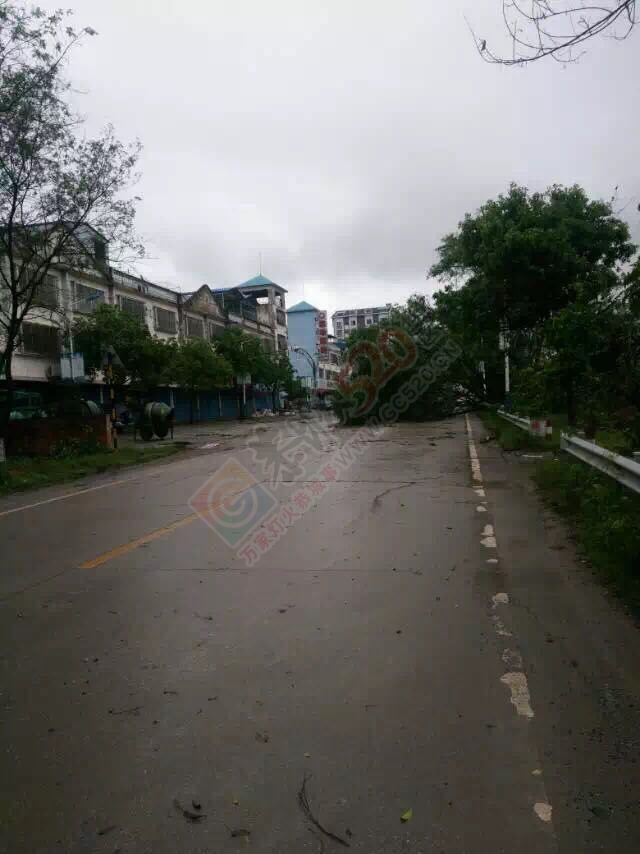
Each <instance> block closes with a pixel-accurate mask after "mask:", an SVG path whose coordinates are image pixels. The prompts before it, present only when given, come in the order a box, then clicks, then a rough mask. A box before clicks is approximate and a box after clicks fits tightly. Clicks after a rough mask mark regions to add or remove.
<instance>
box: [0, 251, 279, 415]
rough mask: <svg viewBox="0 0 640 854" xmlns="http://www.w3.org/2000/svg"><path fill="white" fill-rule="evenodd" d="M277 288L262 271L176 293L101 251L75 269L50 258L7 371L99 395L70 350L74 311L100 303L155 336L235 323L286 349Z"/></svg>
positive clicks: (208, 334) (216, 329)
mask: <svg viewBox="0 0 640 854" xmlns="http://www.w3.org/2000/svg"><path fill="white" fill-rule="evenodd" d="M285 294H286V290H285V289H284V288H281V287H280V286H279V285H277V284H276V283H275V282H272V281H270V280H269V279H267V278H265V277H264V276H256V277H255V278H254V279H250V280H249V281H248V282H245V283H244V284H242V285H239V286H238V287H236V288H228V289H211V288H210V287H209V286H208V285H202V287H200V288H199V289H198V290H197V291H194V292H193V293H183V292H180V291H177V290H173V289H171V288H166V287H163V286H161V285H156V284H154V283H153V282H149V281H147V280H146V279H144V278H142V277H138V276H133V275H131V274H130V273H125V272H123V271H121V270H118V269H116V268H114V267H112V266H110V265H109V263H108V249H105V253H104V261H103V262H102V263H100V264H97V263H95V262H93V263H88V264H87V265H86V266H84V267H82V269H69V268H68V267H67V266H65V265H62V264H54V265H52V266H51V269H50V272H49V275H47V277H46V279H45V281H44V283H43V285H42V286H41V287H40V288H39V292H38V294H37V295H36V298H35V300H34V304H33V306H32V308H31V309H30V310H29V312H28V314H27V315H26V317H25V320H24V322H23V324H22V329H21V335H20V343H19V346H18V350H17V352H16V353H15V355H14V357H13V360H12V372H13V376H14V379H15V381H16V382H17V383H18V384H24V383H41V384H47V385H49V386H50V385H51V384H55V383H57V382H63V381H66V382H68V381H73V382H75V383H76V384H81V385H84V386H85V388H84V389H83V391H86V392H88V391H89V388H92V389H93V392H94V393H93V394H92V395H91V396H93V397H97V398H99V399H102V398H103V391H102V388H101V386H102V382H101V380H100V379H98V380H97V381H92V380H91V379H90V378H88V377H86V376H85V371H84V363H83V359H82V357H81V356H80V355H78V354H74V353H73V340H72V334H71V333H72V330H73V325H74V322H75V320H76V318H77V317H78V316H82V315H86V314H90V313H92V312H94V311H95V310H96V308H97V307H98V306H99V305H104V304H106V305H113V306H117V307H118V308H119V309H120V310H121V311H125V312H128V313H130V314H132V315H134V316H135V317H137V318H138V319H139V320H140V321H141V322H142V323H144V324H146V326H147V327H148V328H149V330H150V331H151V333H152V334H153V335H155V336H158V337H159V338H165V339H169V338H204V339H206V340H209V341H214V340H215V338H216V336H218V335H219V334H220V333H221V332H222V330H224V329H225V328H226V327H227V326H233V325H238V326H241V327H242V328H243V329H245V330H246V331H247V332H248V333H250V334H253V335H257V336H258V337H259V338H261V340H263V341H264V342H265V344H266V346H268V347H269V348H270V349H272V350H276V349H279V350H285V351H286V349H287V316H286V313H285V310H284V305H285V303H284V300H285ZM0 381H1V378H0ZM96 386H97V387H99V388H96Z"/></svg>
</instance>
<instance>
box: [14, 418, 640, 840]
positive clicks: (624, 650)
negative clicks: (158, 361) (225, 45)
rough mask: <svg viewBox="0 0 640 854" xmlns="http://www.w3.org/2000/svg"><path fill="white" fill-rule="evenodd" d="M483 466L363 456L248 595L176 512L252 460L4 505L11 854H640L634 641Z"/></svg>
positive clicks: (548, 522)
mask: <svg viewBox="0 0 640 854" xmlns="http://www.w3.org/2000/svg"><path fill="white" fill-rule="evenodd" d="M281 426H282V425H281V424H280V423H274V422H270V423H269V424H268V425H267V426H266V428H265V429H263V430H262V432H260V433H259V436H258V440H257V444H256V449H257V450H258V452H259V453H260V454H261V455H262V457H263V458H265V459H267V460H269V459H270V460H272V461H273V449H274V448H275V447H276V446H275V445H274V444H273V442H274V439H276V437H277V432H276V431H277V430H278V428H280V427H281ZM302 426H305V429H306V427H308V425H302ZM310 435H311V434H310ZM349 435H350V434H349V433H347V432H345V431H342V430H335V429H333V428H331V427H325V428H323V429H322V431H321V435H320V436H319V437H318V436H317V435H316V433H313V435H312V439H311V440H310V441H309V445H308V447H307V449H306V461H304V460H302V461H300V460H298V463H299V464H300V466H301V469H300V470H298V471H296V470H294V471H292V468H295V467H294V466H293V464H291V465H288V466H287V471H285V472H284V482H283V483H281V484H280V485H279V487H278V489H277V491H276V496H277V498H278V499H279V500H281V501H282V502H284V504H283V506H288V502H292V501H293V499H294V496H295V495H296V494H297V493H298V491H299V490H300V489H301V488H306V487H305V483H304V482H301V481H299V480H298V481H297V482H291V477H299V476H300V474H301V473H302V476H303V479H304V480H305V481H306V482H307V486H308V483H309V482H310V481H312V480H313V479H314V476H315V475H316V474H317V472H318V471H319V470H320V469H322V468H323V467H324V466H326V465H327V464H331V462H332V460H333V461H334V462H335V456H334V455H335V453H336V450H339V449H340V446H341V444H342V443H343V442H344V441H345V437H347V436H349ZM482 439H483V430H482V427H481V426H480V423H479V422H478V421H477V420H476V419H475V418H473V417H471V418H470V419H468V420H467V419H465V418H464V417H461V418H456V419H453V420H450V421H447V422H441V423H437V424H426V425H402V426H397V427H393V428H390V429H388V430H387V431H386V432H385V433H383V434H382V435H378V436H373V435H372V436H369V437H368V439H367V441H366V442H364V443H363V444H362V445H361V446H360V447H359V449H358V454H356V455H355V461H354V462H353V464H352V465H349V464H348V463H347V462H346V461H345V458H343V459H342V462H343V463H344V465H342V466H340V465H335V466H333V469H334V470H335V471H336V477H335V480H330V481H329V482H328V485H327V486H326V488H323V491H322V494H319V495H318V496H317V497H316V499H315V501H314V503H313V504H312V506H311V507H309V508H308V509H306V512H304V513H300V515H299V518H292V519H291V524H290V527H287V528H286V530H285V532H284V533H279V534H278V538H277V541H275V543H273V544H272V547H271V549H270V550H269V551H265V553H264V554H261V555H260V559H259V560H258V561H257V562H255V563H254V564H253V565H252V566H247V564H246V562H245V560H244V559H243V558H242V557H241V556H239V555H238V548H237V547H233V548H232V547H230V546H228V545H226V544H225V543H224V542H223V540H222V539H221V538H220V537H219V536H218V535H217V534H216V533H215V532H214V531H213V530H211V528H210V527H208V526H207V525H206V524H204V522H202V521H201V520H200V519H199V518H198V517H197V516H196V515H194V513H193V510H192V509H191V508H190V507H189V506H188V501H189V499H190V497H191V496H192V495H193V494H194V493H195V492H196V491H197V490H198V489H199V488H200V486H201V485H202V484H203V482H204V481H205V480H206V479H207V478H208V477H209V476H211V475H215V473H216V472H217V471H218V470H220V468H221V467H222V466H223V465H224V464H227V463H228V461H229V460H230V459H231V458H234V459H236V460H238V461H239V462H240V463H242V464H243V465H244V466H245V467H246V468H247V470H248V471H249V472H251V473H252V474H253V476H254V477H255V478H256V479H257V480H258V481H260V485H259V486H258V487H256V488H253V491H251V490H249V492H250V493H251V495H255V494H257V492H259V491H260V490H264V489H265V488H266V487H268V483H265V481H268V480H269V478H268V477H267V476H266V475H265V473H264V471H263V470H262V467H261V466H260V465H259V464H258V463H257V462H256V460H255V459H254V458H253V455H252V453H251V451H250V449H248V448H247V447H246V444H245V440H244V439H236V440H234V442H231V443H227V444H226V445H225V444H221V445H218V446H217V447H214V448H210V449H201V450H199V451H192V452H188V453H187V454H186V455H185V456H184V457H181V458H179V459H177V460H174V461H170V462H167V463H165V464H158V465H154V466H153V467H151V468H145V469H142V470H141V469H132V470H128V471H123V472H120V473H119V474H118V475H117V476H113V477H111V478H104V477H103V478H96V479H92V480H90V481H86V482H83V483H81V484H74V485H73V486H69V485H67V486H62V487H57V488H55V489H48V490H42V491H39V492H37V493H33V492H32V493H26V494H23V495H21V496H14V497H12V498H11V499H5V500H3V501H2V502H0V548H1V550H2V560H1V569H2V571H1V573H0V576H1V578H0V580H1V586H2V591H1V595H2V603H1V606H0V640H1V650H2V652H1V656H2V670H1V684H0V690H1V692H2V695H1V697H0V707H1V710H2V741H3V744H2V748H3V749H2V768H1V769H0V771H1V774H0V787H1V793H0V822H1V830H0V851H3V852H11V854H18V852H28V854H39V853H40V852H47V854H48V852H65V854H67V853H68V854H81V852H91V854H93V852H96V854H115V852H120V854H142V853H143V852H149V854H164V852H167V854H192V852H193V854H216V853H217V852H234V851H254V852H278V854H289V852H291V854H299V852H322V851H325V852H327V854H329V852H332V851H341V850H346V848H347V846H349V847H350V848H351V849H352V850H353V851H358V852H366V854H378V852H379V854H401V852H413V854H432V852H445V854H463V852H464V854H485V852H486V854H500V852H504V854H513V852H518V853H519V854H534V852H535V854H538V852H540V854H547V852H561V854H587V852H595V851H606V852H609V854H624V853H625V852H638V851H640V765H639V760H640V749H639V748H640V644H639V643H638V633H637V629H636V627H635V626H634V625H633V624H632V623H631V622H630V620H628V618H627V617H625V615H624V614H623V613H622V612H621V611H620V609H619V608H618V607H617V606H616V604H615V603H612V602H611V601H609V599H608V598H607V596H606V595H605V594H604V593H603V592H602V591H601V590H600V589H599V588H598V587H597V586H596V584H595V583H594V582H593V581H592V580H591V576H590V573H589V570H588V569H587V568H586V567H585V566H584V565H583V564H581V563H580V562H579V561H578V559H577V558H576V556H575V554H574V551H573V548H572V546H571V543H570V542H569V541H568V539H567V535H566V532H565V531H564V529H563V527H562V525H561V524H560V523H558V522H557V521H556V520H554V519H553V518H552V517H551V516H550V515H549V514H548V513H547V512H546V511H544V510H543V509H542V507H541V505H540V503H539V501H538V499H537V497H536V496H535V494H534V493H533V491H532V488H531V486H530V483H529V477H528V471H527V465H528V463H527V462H526V461H524V460H522V459H516V458H513V457H510V458H507V457H505V456H503V455H502V454H501V453H500V451H499V449H497V448H496V447H495V445H494V444H492V443H485V442H483V441H482ZM232 445H235V447H232ZM312 446H313V449H312ZM276 450H277V449H276ZM276 457H277V454H276ZM289 462H290V463H291V459H290V460H289ZM330 471H331V470H329V472H330ZM256 490H257V491H256ZM247 494H249V493H247ZM243 497H246V495H245V496H243V495H240V496H239V497H238V501H240V500H241V499H242V498H243ZM260 500H264V501H266V502H267V503H268V496H267V498H265V496H264V493H262V499H260ZM234 506H236V505H234ZM237 506H238V507H239V506H240V505H239V504H238V505H237ZM251 506H254V505H251ZM257 506H258V507H261V506H262V505H261V504H260V501H258V505H257ZM291 506H292V507H295V505H294V504H291ZM218 509H219V508H218ZM232 509H233V508H232ZM276 512H280V511H279V508H278V509H277V511H276ZM265 518H266V517H265ZM234 530H235V529H234ZM263 530H265V531H266V529H263ZM229 536H231V535H230V534H229ZM403 818H404V819H405V820H404V821H403Z"/></svg>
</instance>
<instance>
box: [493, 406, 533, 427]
mask: <svg viewBox="0 0 640 854" xmlns="http://www.w3.org/2000/svg"><path fill="white" fill-rule="evenodd" d="M498 415H499V416H500V418H504V419H505V421H510V422H511V423H512V424H515V425H516V427H520V429H522V430H527V431H531V419H530V418H520V416H519V415H514V414H513V413H512V412H506V411H505V410H504V409H499V410H498Z"/></svg>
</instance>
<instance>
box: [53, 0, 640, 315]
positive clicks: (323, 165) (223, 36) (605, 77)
mask: <svg viewBox="0 0 640 854" xmlns="http://www.w3.org/2000/svg"><path fill="white" fill-rule="evenodd" d="M303 7H304V8H303ZM500 7H501V4H500V2H499V0H473V2H472V0H460V1H459V2H447V3H438V4H425V3H424V0H401V2H399V3H395V4H389V3H387V2H384V3H383V2H381V0H380V2H376V0H373V2H371V0H369V2H364V0H351V2H350V3H348V4H345V3H340V2H338V0H328V2H327V3H324V4H321V5H317V6H313V5H310V4H300V3H298V2H293V0H273V2H272V3H269V4H264V3H260V2H258V0H240V2H238V3H235V4H229V3H227V2H221V0H214V2H205V0H190V2H186V3H184V2H183V3H177V2H169V0H165V2H164V3H158V4H156V6H155V7H154V14H153V15H150V14H149V11H148V4H147V3H146V2H143V0H126V2H125V0H111V2H110V3H101V2H98V0H76V3H75V9H76V13H77V18H78V23H79V24H90V25H92V26H94V27H95V28H96V29H97V30H98V31H99V33H100V37H99V38H97V39H92V40H91V43H90V45H89V46H87V47H85V48H83V49H82V50H81V51H79V52H78V53H76V54H75V55H74V57H73V60H72V64H71V66H70V73H71V74H72V76H73V79H74V81H75V82H76V83H77V84H78V87H79V88H81V89H82V90H86V91H87V92H88V94H87V95H86V96H83V97H82V98H80V99H79V101H80V105H81V109H82V110H83V112H84V113H85V114H87V116H88V121H89V125H90V127H97V126H99V125H101V124H104V123H105V122H106V121H113V122H114V124H115V125H116V128H117V130H118V132H119V134H120V135H121V136H122V137H124V138H131V137H135V136H138V137H140V138H141V139H142V141H143V143H144V146H145V151H144V156H143V159H142V162H141V167H142V171H143V179H142V182H141V185H140V187H139V189H140V191H141V194H142V196H143V201H142V203H141V204H140V206H139V212H138V225H139V229H140V232H141V234H142V236H143V237H144V238H145V240H146V242H147V245H148V248H149V254H150V255H151V256H152V260H150V261H148V262H145V264H144V266H143V268H141V269H142V272H143V273H144V274H145V275H149V276H150V277H151V276H153V277H155V278H157V279H158V280H159V281H163V282H171V283H173V284H175V285H176V286H178V287H182V288H184V289H188V288H191V287H194V286H195V285H198V284H201V283H202V282H205V281H206V282H209V283H211V284H215V285H224V284H229V285H231V284H235V283H237V282H240V281H242V280H244V279H246V278H248V277H249V276H251V275H254V274H255V273H256V272H257V269H258V266H259V255H260V253H262V257H263V269H264V271H265V273H266V274H267V275H269V276H270V277H272V278H274V279H276V280H277V281H279V282H280V283H281V284H282V285H283V286H285V287H287V288H288V289H289V290H290V295H289V301H290V303H292V302H293V301H295V300H296V299H300V298H302V296H303V295H304V298H305V299H307V300H309V301H310V302H312V303H314V304H316V305H318V307H320V308H327V309H328V310H329V311H333V310H335V308H338V307H340V306H342V307H348V306H350V305H351V304H358V305H366V304H372V303H378V302H388V301H399V300H402V299H404V298H406V296H407V295H408V294H409V293H411V292H413V291H415V290H423V291H428V290H430V289H431V288H432V287H433V284H432V283H428V282H427V281H426V279H425V274H426V270H427V269H428V267H429V266H430V264H431V263H432V262H433V261H434V258H435V251H436V247H437V245H438V243H439V241H440V239H441V238H442V236H443V235H444V234H445V233H446V232H448V231H450V230H452V229H453V228H455V226H456V223H457V222H458V221H459V220H460V219H461V218H462V217H463V216H464V214H465V212H466V211H469V210H474V209H475V208H477V207H478V206H479V205H480V204H482V202H483V201H485V200H486V199H487V198H489V197H491V196H495V195H496V194H497V193H499V192H502V191H504V190H506V189H507V187H508V185H509V183H510V182H511V181H513V180H515V181H518V182H521V183H524V184H526V185H527V186H530V187H532V188H535V189H543V188H544V187H546V186H547V185H549V184H551V183H554V182H559V183H567V184H571V183H574V182H578V183H581V184H583V185H584V186H585V188H586V189H587V190H588V192H590V193H592V194H593V195H596V196H603V197H609V196H611V194H612V193H613V189H614V187H615V186H616V185H620V191H619V195H620V198H621V200H622V201H623V202H624V203H627V202H630V204H629V205H628V208H627V210H626V212H625V215H626V216H628V217H629V219H630V220H631V222H632V225H633V226H634V228H636V229H637V228H638V226H639V225H640V222H639V220H640V215H638V213H637V211H636V206H637V201H640V168H639V167H638V159H637V153H636V147H637V139H638V137H639V136H640V110H638V90H637V83H636V81H637V79H638V77H639V76H640V74H639V72H640V51H638V39H639V38H640V35H638V34H636V35H635V36H634V37H632V38H631V39H629V40H628V41H627V42H623V43H618V42H613V41H612V40H607V39H600V40H598V41H597V42H593V43H592V44H591V45H590V49H589V52H588V54H587V56H586V57H584V58H583V59H582V60H581V61H580V62H579V63H577V64H575V65H571V66H569V67H567V68H563V67H561V66H560V65H558V64H557V63H553V62H550V63H544V64H539V65H535V66H530V67H528V68H525V69H518V68H512V69H506V68H501V67H492V66H488V65H486V64H485V63H483V62H482V61H481V60H480V58H479V57H478V55H477V53H476V51H475V49H474V46H473V43H472V40H471V38H470V35H469V32H468V29H467V26H466V23H465V17H464V16H465V14H466V15H467V16H468V17H469V18H470V19H471V20H472V22H473V24H474V26H475V27H476V29H477V31H478V32H479V34H481V35H482V37H486V38H488V39H493V43H494V44H496V42H497V43H500V42H499V40H500V39H502V38H503V31H502V25H501V17H500ZM503 44H504V46H505V48H507V49H508V44H506V43H505V42H503ZM634 199H635V200H636V204H633V200H634Z"/></svg>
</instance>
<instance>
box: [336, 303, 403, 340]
mask: <svg viewBox="0 0 640 854" xmlns="http://www.w3.org/2000/svg"><path fill="white" fill-rule="evenodd" d="M391 309H392V304H391V303H390V302H388V303H387V304H386V305H379V306H377V307H376V308H344V309H340V311H335V312H334V313H333V314H332V315H331V321H332V323H333V334H334V335H335V337H336V338H337V339H338V340H339V341H345V340H346V339H347V338H348V337H349V335H350V333H351V332H353V330H354V329H357V328H358V327H363V326H377V325H378V323H380V322H381V321H382V320H386V319H387V318H388V317H389V314H390V313H391Z"/></svg>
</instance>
